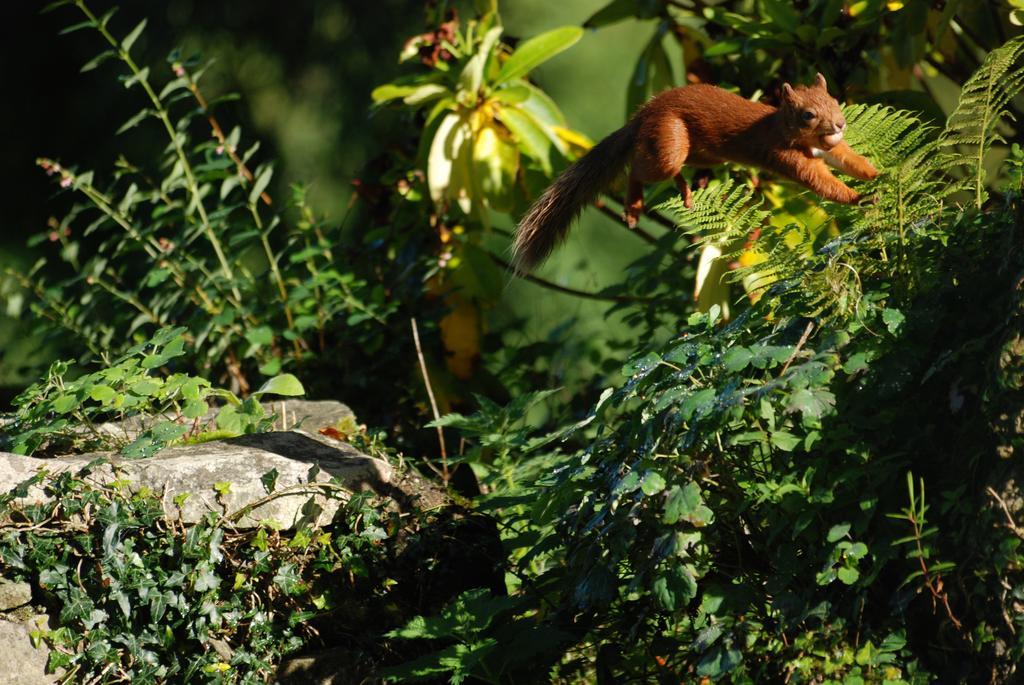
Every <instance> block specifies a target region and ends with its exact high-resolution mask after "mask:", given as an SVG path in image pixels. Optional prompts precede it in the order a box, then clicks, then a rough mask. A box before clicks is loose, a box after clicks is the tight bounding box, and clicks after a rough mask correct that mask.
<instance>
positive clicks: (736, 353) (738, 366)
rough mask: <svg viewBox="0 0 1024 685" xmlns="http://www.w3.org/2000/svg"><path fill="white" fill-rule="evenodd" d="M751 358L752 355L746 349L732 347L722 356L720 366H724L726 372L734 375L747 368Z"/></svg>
mask: <svg viewBox="0 0 1024 685" xmlns="http://www.w3.org/2000/svg"><path fill="white" fill-rule="evenodd" d="M752 356H753V353H752V352H751V351H750V350H749V349H747V348H746V347H742V346H736V347H732V348H729V350H728V351H726V353H725V354H724V355H723V356H722V364H723V365H724V366H725V368H726V370H727V371H730V372H732V373H736V372H737V371H742V370H743V369H745V368H746V367H747V364H749V363H750V358H751V357H752Z"/></svg>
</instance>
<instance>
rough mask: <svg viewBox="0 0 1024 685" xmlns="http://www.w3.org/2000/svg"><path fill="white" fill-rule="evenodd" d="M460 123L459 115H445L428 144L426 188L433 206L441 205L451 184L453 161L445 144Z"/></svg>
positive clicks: (451, 113) (452, 113) (450, 113)
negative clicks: (428, 190)
mask: <svg viewBox="0 0 1024 685" xmlns="http://www.w3.org/2000/svg"><path fill="white" fill-rule="evenodd" d="M461 121H462V119H461V118H460V117H459V115H458V114H456V113H454V112H449V113H448V114H446V115H445V117H444V118H443V119H442V120H441V124H440V125H439V126H438V127H437V131H436V132H435V133H434V139H433V141H432V142H431V143H430V153H429V155H428V157H427V187H428V188H429V189H430V198H431V199H432V200H433V201H434V203H435V204H441V202H442V200H444V196H445V191H447V190H448V184H449V183H450V182H451V176H452V161H453V160H452V153H451V152H450V150H449V146H448V145H447V143H448V139H449V138H450V137H451V135H452V133H453V132H454V131H455V128H456V126H458V125H459V123H460V122H461Z"/></svg>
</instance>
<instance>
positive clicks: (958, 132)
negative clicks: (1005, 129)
mask: <svg viewBox="0 0 1024 685" xmlns="http://www.w3.org/2000/svg"><path fill="white" fill-rule="evenodd" d="M1022 88H1024V36H1021V37H1018V38H1014V39H1012V40H1010V41H1008V42H1007V43H1005V44H1004V45H1003V46H1002V47H1000V48H997V49H995V50H993V51H992V52H990V53H989V54H988V56H987V57H986V58H985V61H984V62H983V63H982V65H981V66H980V67H978V70H977V71H976V72H974V75H973V76H971V78H970V80H968V81H967V83H965V84H964V86H963V88H962V89H961V91H960V99H959V101H958V102H957V106H956V109H955V110H954V111H953V113H952V114H951V115H950V116H949V119H948V121H947V122H946V129H945V130H944V131H943V133H942V145H943V147H944V148H946V149H948V150H949V151H950V152H951V155H952V156H951V159H952V161H953V162H954V163H955V164H957V165H960V166H963V167H966V169H967V174H968V177H969V186H970V187H971V189H972V190H973V191H974V201H975V206H976V207H977V208H978V209H981V206H982V204H983V203H984V202H985V199H986V197H987V193H986V192H985V155H986V154H987V153H988V151H989V149H991V147H992V146H993V145H994V144H995V143H999V142H1005V140H1004V138H1003V136H1002V135H1001V134H1000V131H999V129H1000V125H1001V124H1002V123H1003V122H1004V121H1005V120H1006V119H1012V118H1013V117H1012V115H1011V114H1010V112H1009V104H1010V102H1011V101H1012V100H1013V98H1014V97H1016V95H1017V94H1018V93H1019V92H1020V91H1021V89H1022ZM963 148H967V149H966V150H964V149H963Z"/></svg>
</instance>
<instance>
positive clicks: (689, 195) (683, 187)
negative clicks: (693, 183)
mask: <svg viewBox="0 0 1024 685" xmlns="http://www.w3.org/2000/svg"><path fill="white" fill-rule="evenodd" d="M676 188H679V192H680V193H682V194H683V206H684V207H686V208H687V209H693V192H692V191H691V190H690V184H689V183H687V182H686V178H685V177H684V176H683V175H682V174H681V173H679V174H676Z"/></svg>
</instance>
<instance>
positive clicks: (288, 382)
mask: <svg viewBox="0 0 1024 685" xmlns="http://www.w3.org/2000/svg"><path fill="white" fill-rule="evenodd" d="M305 393H306V389H305V388H303V387H302V383H300V382H299V379H298V378H296V377H295V376H293V375H292V374H290V373H282V374H281V375H280V376H274V377H273V378H271V379H270V380H268V381H267V382H266V383H264V384H263V385H262V386H260V389H259V390H257V391H256V392H254V393H253V395H285V396H289V397H291V396H295V395H304V394H305Z"/></svg>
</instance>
